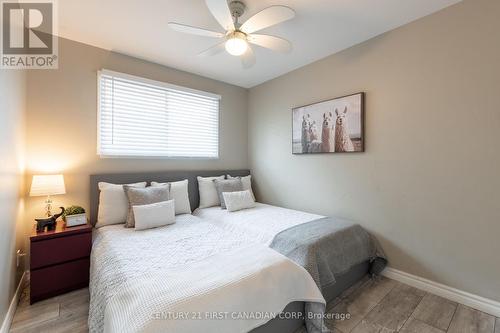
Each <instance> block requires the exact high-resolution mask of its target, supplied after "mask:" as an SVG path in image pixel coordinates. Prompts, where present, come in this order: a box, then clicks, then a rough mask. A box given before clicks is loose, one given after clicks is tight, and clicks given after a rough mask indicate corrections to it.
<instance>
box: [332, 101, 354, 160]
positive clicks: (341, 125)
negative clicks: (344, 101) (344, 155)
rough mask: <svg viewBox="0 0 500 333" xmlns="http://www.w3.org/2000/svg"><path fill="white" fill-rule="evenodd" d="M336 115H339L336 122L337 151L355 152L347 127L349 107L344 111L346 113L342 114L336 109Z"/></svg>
mask: <svg viewBox="0 0 500 333" xmlns="http://www.w3.org/2000/svg"><path fill="white" fill-rule="evenodd" d="M335 114H336V115H337V120H336V121H335V151H336V152H346V151H354V145H353V144H352V141H351V137H350V136H349V127H348V125H347V117H346V115H347V107H346V108H345V109H344V112H340V113H339V111H338V110H337V109H335Z"/></svg>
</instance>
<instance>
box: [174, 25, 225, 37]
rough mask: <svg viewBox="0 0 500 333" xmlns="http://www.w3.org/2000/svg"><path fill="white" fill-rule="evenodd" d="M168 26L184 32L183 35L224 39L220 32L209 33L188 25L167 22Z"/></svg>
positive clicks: (209, 31)
mask: <svg viewBox="0 0 500 333" xmlns="http://www.w3.org/2000/svg"><path fill="white" fill-rule="evenodd" d="M168 26H169V27H170V28H172V29H174V30H176V31H179V32H184V33H187V34H192V35H198V36H205V37H215V38H221V37H224V34H223V33H220V32H216V31H211V30H207V29H203V28H197V27H192V26H190V25H185V24H180V23H175V22H168Z"/></svg>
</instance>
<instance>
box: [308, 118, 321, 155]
mask: <svg viewBox="0 0 500 333" xmlns="http://www.w3.org/2000/svg"><path fill="white" fill-rule="evenodd" d="M309 136H310V138H311V142H310V143H309V149H308V152H309V153H320V152H321V140H320V138H319V136H318V127H317V126H316V121H313V122H312V123H310V125H309Z"/></svg>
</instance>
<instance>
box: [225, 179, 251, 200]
mask: <svg viewBox="0 0 500 333" xmlns="http://www.w3.org/2000/svg"><path fill="white" fill-rule="evenodd" d="M232 178H238V177H232V176H231V175H227V179H232ZM239 178H241V183H242V184H243V190H249V191H250V194H251V195H252V198H253V200H254V201H255V195H254V194H253V190H252V175H248V176H245V177H239Z"/></svg>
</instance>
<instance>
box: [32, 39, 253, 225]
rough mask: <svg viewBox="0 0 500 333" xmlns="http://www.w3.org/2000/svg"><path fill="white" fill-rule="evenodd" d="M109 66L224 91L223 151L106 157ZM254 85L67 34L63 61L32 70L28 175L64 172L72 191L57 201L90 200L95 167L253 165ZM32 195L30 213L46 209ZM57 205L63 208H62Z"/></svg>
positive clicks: (126, 169) (151, 168)
mask: <svg viewBox="0 0 500 333" xmlns="http://www.w3.org/2000/svg"><path fill="white" fill-rule="evenodd" d="M102 68H105V69H110V70H114V71H118V72H123V73H128V74H132V75H137V76H142V77H146V78H148V79H153V80H158V81H164V82H168V83H172V84H176V85H180V86H185V87H189V88H193V89H199V90H204V91H209V92H212V93H216V94H219V95H221V96H222V100H221V106H220V112H221V115H220V129H221V132H220V158H219V159H217V160H189V159H139V158H135V159H101V158H100V157H99V156H98V155H97V148H96V147H97V128H96V124H97V71H98V70H100V69H102ZM247 94H248V92H247V90H246V89H243V88H239V87H236V86H232V85H229V84H225V83H222V82H218V81H214V80H211V79H207V78H203V77H200V76H197V75H194V74H189V73H186V72H181V71H178V70H174V69H170V68H167V67H164V66H160V65H157V64H153V63H149V62H145V61H142V60H139V59H136V58H132V57H129V56H126V55H122V54H118V53H114V52H110V51H106V50H103V49H99V48H96V47H92V46H89V45H85V44H81V43H78V42H74V41H70V40H67V39H62V38H60V39H59V69H58V70H43V71H31V72H30V74H29V77H28V118H27V129H28V133H27V143H26V146H27V152H26V153H27V155H26V158H27V160H26V162H27V183H28V185H29V184H30V183H31V175H32V174H34V173H47V172H48V173H51V172H62V173H63V174H64V176H65V181H66V187H67V195H64V196H56V197H54V198H53V199H54V206H58V205H60V204H64V205H69V204H78V205H83V206H84V207H86V208H88V200H89V175H90V174H95V173H107V172H110V173H112V172H129V171H138V172H140V171H158V170H183V169H207V170H208V169H232V168H234V169H236V168H247V167H248V162H247V156H248V153H247V97H248V96H247ZM43 200H44V199H43V198H29V200H28V201H29V205H27V207H28V216H29V218H32V217H35V216H36V215H40V214H41V213H42V212H43V206H44V205H43ZM54 210H56V209H54Z"/></svg>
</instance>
